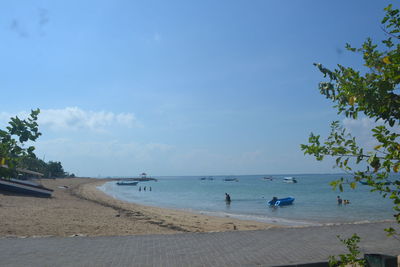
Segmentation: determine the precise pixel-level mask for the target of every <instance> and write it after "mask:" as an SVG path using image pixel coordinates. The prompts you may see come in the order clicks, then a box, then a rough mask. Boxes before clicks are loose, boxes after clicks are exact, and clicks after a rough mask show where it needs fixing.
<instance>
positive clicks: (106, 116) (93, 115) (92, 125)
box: [0, 107, 140, 131]
mask: <svg viewBox="0 0 400 267" xmlns="http://www.w3.org/2000/svg"><path fill="white" fill-rule="evenodd" d="M28 114H29V113H28V112H25V111H22V112H19V113H18V114H17V115H18V116H19V117H21V118H26V117H27V116H28ZM15 115H16V114H11V113H8V112H0V123H1V124H5V123H6V122H8V121H9V119H10V117H14V116H15ZM38 123H39V125H40V126H41V127H49V128H50V129H51V130H55V131H60V130H63V131H65V130H81V129H88V130H92V131H104V130H105V129H106V128H107V127H110V126H115V125H118V126H123V127H129V128H131V127H134V126H140V124H139V122H138V121H137V119H136V117H135V115H134V114H133V113H113V112H110V111H97V112H95V111H88V110H83V109H80V108H78V107H66V108H64V109H42V110H41V111H40V114H39V118H38Z"/></svg>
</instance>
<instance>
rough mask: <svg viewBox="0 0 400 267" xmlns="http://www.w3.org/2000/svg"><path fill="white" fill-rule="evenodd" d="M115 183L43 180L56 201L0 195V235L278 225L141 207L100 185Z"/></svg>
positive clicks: (137, 232) (159, 231)
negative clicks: (111, 193)
mask: <svg viewBox="0 0 400 267" xmlns="http://www.w3.org/2000/svg"><path fill="white" fill-rule="evenodd" d="M112 180H113V179H101V180H100V179H94V178H63V179H42V180H41V183H42V184H43V185H44V186H45V187H48V188H50V189H53V190H54V192H53V197H52V198H36V197H30V196H23V195H14V194H8V193H7V192H0V216H1V218H2V220H1V221H0V237H34V236H58V237H67V236H123V235H143V234H176V233H185V232H221V231H242V230H261V229H269V228H273V227H280V226H278V225H273V224H268V223H263V222H257V221H246V220H240V219H235V218H231V217H215V216H208V215H203V214H199V213H190V212H187V211H181V210H172V209H165V208H158V207H150V206H143V205H139V204H134V203H128V202H124V201H121V200H118V199H115V198H113V197H112V196H109V195H107V194H106V193H104V192H102V191H101V190H99V189H98V188H97V187H98V186H100V185H101V184H103V183H105V182H108V181H112Z"/></svg>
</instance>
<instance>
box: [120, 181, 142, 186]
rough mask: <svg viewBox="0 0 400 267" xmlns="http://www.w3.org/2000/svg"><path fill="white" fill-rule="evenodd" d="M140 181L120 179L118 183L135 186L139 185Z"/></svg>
mask: <svg viewBox="0 0 400 267" xmlns="http://www.w3.org/2000/svg"><path fill="white" fill-rule="evenodd" d="M138 183H139V182H137V181H118V182H117V185H131V186H135V185H137V184H138Z"/></svg>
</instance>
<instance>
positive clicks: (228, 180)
mask: <svg viewBox="0 0 400 267" xmlns="http://www.w3.org/2000/svg"><path fill="white" fill-rule="evenodd" d="M224 181H225V182H239V179H238V178H225V179H224Z"/></svg>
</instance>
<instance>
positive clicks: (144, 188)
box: [139, 186, 151, 192]
mask: <svg viewBox="0 0 400 267" xmlns="http://www.w3.org/2000/svg"><path fill="white" fill-rule="evenodd" d="M140 191H142V187H141V186H139V192H140ZM143 191H146V186H145V187H143ZM149 191H151V186H149Z"/></svg>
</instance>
